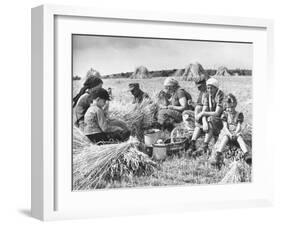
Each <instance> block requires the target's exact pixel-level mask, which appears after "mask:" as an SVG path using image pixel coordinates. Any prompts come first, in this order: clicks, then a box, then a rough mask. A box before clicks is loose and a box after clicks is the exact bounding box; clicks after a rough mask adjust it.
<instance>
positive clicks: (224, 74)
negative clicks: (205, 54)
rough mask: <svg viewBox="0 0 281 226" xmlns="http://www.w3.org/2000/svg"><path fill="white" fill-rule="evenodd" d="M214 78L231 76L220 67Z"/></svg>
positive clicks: (225, 69) (226, 70) (224, 68)
mask: <svg viewBox="0 0 281 226" xmlns="http://www.w3.org/2000/svg"><path fill="white" fill-rule="evenodd" d="M216 76H231V74H230V72H229V71H228V69H227V68H226V67H224V66H221V67H219V68H218V70H217V73H216Z"/></svg>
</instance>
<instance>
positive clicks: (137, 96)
mask: <svg viewBox="0 0 281 226" xmlns="http://www.w3.org/2000/svg"><path fill="white" fill-rule="evenodd" d="M129 91H130V92H131V93H132V95H133V96H134V99H133V104H141V103H142V102H143V100H144V99H148V100H150V97H149V95H148V94H147V93H145V92H143V91H142V90H141V89H140V85H139V83H130V84H129Z"/></svg>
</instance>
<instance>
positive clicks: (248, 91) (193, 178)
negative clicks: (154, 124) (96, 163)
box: [73, 77, 252, 188]
mask: <svg viewBox="0 0 281 226" xmlns="http://www.w3.org/2000/svg"><path fill="white" fill-rule="evenodd" d="M217 79H218V80H219V82H220V85H221V89H222V90H223V91H224V93H225V94H228V93H233V94H234V95H235V96H236V98H237V100H238V106H237V110H238V111H241V112H243V114H244V118H245V121H244V125H247V124H249V125H252V77H219V78H217ZM164 80H165V78H163V77H160V78H152V79H134V80H132V79H104V85H103V87H104V88H105V89H107V88H108V87H111V88H112V93H113V100H112V102H111V103H110V104H111V106H112V109H113V108H114V109H116V106H120V111H122V112H124V111H126V108H130V107H131V105H130V103H131V102H132V95H131V94H130V93H129V92H128V91H127V89H128V84H129V83H132V82H138V83H140V87H141V88H142V89H143V90H144V91H145V92H147V93H148V94H149V95H150V96H151V97H155V95H156V94H157V93H158V92H159V91H160V90H161V89H162V88H163V85H162V84H163V82H164ZM79 83H80V81H74V87H73V90H74V95H75V94H76V93H77V92H78V89H79V86H80V84H79ZM180 85H181V87H183V88H185V89H186V90H187V91H188V92H189V93H190V94H191V96H192V99H193V101H194V102H196V98H197V95H198V91H197V88H196V87H195V85H194V83H193V82H189V81H180ZM109 110H110V108H109ZM75 134H77V133H74V139H76V138H75V136H76V135H75ZM79 136H80V134H79ZM76 140H79V139H76ZM82 140H83V144H79V142H75V143H74V146H73V150H74V151H73V153H74V155H75V153H76V152H75V150H76V151H77V149H79V148H83V147H84V146H87V145H88V143H87V142H85V140H84V139H82ZM201 142H202V141H201V140H199V141H198V143H199V144H200V143H201ZM210 148H211V149H212V145H211V146H210ZM231 163H232V161H230V160H227V161H226V164H225V166H223V167H222V169H221V170H218V169H215V168H213V167H211V166H210V164H209V161H208V158H207V156H202V157H200V158H199V159H196V160H194V159H190V158H187V157H184V156H181V157H178V156H173V157H169V158H168V159H166V160H165V161H163V162H161V163H159V164H158V168H157V170H155V171H154V173H152V174H151V175H150V176H140V177H131V178H126V179H125V180H116V181H113V182H111V183H108V184H104V187H105V188H120V187H141V186H165V185H194V184H217V183H219V182H220V181H221V180H222V179H223V177H224V176H225V175H226V173H227V172H228V171H229V169H230V168H231ZM244 181H245V182H250V181H251V169H250V168H249V169H248V175H247V177H246V176H245V180H244Z"/></svg>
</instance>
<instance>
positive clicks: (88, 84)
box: [72, 76, 103, 107]
mask: <svg viewBox="0 0 281 226" xmlns="http://www.w3.org/2000/svg"><path fill="white" fill-rule="evenodd" d="M101 83H103V81H102V80H101V79H100V78H99V77H97V76H90V77H88V78H87V79H86V81H85V82H84V84H83V87H82V88H81V89H80V91H79V93H78V94H77V95H76V96H75V97H74V98H73V100H72V101H73V107H75V106H76V104H77V102H78V100H79V98H80V97H81V96H82V95H83V94H84V93H85V92H86V90H87V89H91V88H94V87H96V86H98V85H99V84H101Z"/></svg>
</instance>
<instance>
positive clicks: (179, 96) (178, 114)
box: [158, 77, 194, 129]
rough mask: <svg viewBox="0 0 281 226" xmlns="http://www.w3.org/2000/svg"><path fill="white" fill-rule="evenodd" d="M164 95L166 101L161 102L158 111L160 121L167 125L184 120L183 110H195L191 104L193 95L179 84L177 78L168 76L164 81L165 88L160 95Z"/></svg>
mask: <svg viewBox="0 0 281 226" xmlns="http://www.w3.org/2000/svg"><path fill="white" fill-rule="evenodd" d="M160 95H161V96H162V97H163V96H164V99H165V101H162V103H163V104H160V110H159V112H158V122H159V123H160V124H161V125H164V126H166V127H169V128H170V129H171V127H172V126H173V123H174V122H175V123H177V122H181V121H182V112H183V111H185V110H193V109H194V108H193V106H192V105H191V102H192V98H191V95H190V94H189V93H188V92H187V91H186V90H184V89H183V88H181V87H180V86H179V83H178V81H177V80H176V79H174V78H171V77H168V78H166V79H165V81H164V90H163V91H161V92H160V94H159V96H160Z"/></svg>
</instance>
